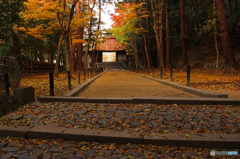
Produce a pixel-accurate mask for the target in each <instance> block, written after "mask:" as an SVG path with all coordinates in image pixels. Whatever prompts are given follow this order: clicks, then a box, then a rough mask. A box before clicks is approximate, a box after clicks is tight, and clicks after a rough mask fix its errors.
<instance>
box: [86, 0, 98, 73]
mask: <svg viewBox="0 0 240 159" xmlns="http://www.w3.org/2000/svg"><path fill="white" fill-rule="evenodd" d="M95 2H96V1H95V0H94V3H93V6H92V8H91V7H90V4H89V2H88V8H89V9H90V14H92V13H93V8H94V6H95ZM92 21H93V15H91V18H90V26H89V30H88V42H87V47H86V52H85V55H84V69H85V70H86V69H87V63H88V58H87V56H88V52H89V46H90V43H91V37H92Z"/></svg>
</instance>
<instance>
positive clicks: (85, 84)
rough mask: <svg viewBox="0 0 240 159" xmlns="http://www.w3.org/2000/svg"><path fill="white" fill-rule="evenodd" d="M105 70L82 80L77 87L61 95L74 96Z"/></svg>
mask: <svg viewBox="0 0 240 159" xmlns="http://www.w3.org/2000/svg"><path fill="white" fill-rule="evenodd" d="M105 72H107V70H105V71H103V72H102V73H100V74H99V75H97V76H95V77H93V78H91V79H89V80H88V81H86V82H84V83H83V84H81V85H79V86H78V87H76V88H74V89H72V90H71V91H69V92H68V93H66V94H64V95H63V97H68V96H75V95H77V94H78V93H80V92H81V91H83V90H84V89H86V88H87V86H88V85H90V84H91V83H92V82H93V81H94V80H95V79H97V78H98V77H100V76H101V75H103V74H104V73H105Z"/></svg>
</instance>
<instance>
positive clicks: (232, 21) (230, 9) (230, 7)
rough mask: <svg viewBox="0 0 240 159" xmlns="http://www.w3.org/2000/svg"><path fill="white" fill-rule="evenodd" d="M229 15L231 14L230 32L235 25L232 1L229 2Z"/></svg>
mask: <svg viewBox="0 0 240 159" xmlns="http://www.w3.org/2000/svg"><path fill="white" fill-rule="evenodd" d="M228 14H229V19H230V22H229V27H230V30H231V29H232V24H233V23H234V20H233V15H232V0H228Z"/></svg>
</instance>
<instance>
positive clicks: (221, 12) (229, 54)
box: [216, 0, 238, 70]
mask: <svg viewBox="0 0 240 159" xmlns="http://www.w3.org/2000/svg"><path fill="white" fill-rule="evenodd" d="M216 5H217V10H218V16H219V27H220V32H221V39H222V45H223V51H224V56H225V62H226V66H227V69H229V70H230V69H237V68H238V64H237V62H236V59H235V56H234V53H233V49H232V46H231V43H230V38H229V33H228V28H227V21H226V11H225V8H224V1H223V0H216Z"/></svg>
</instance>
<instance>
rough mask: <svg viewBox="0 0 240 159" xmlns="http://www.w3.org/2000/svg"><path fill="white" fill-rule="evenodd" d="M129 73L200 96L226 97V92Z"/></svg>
mask: <svg viewBox="0 0 240 159" xmlns="http://www.w3.org/2000/svg"><path fill="white" fill-rule="evenodd" d="M125 71H127V70H125ZM127 72H130V71H127ZM130 73H132V74H135V75H138V76H142V77H145V78H148V79H151V80H154V81H157V82H160V83H162V84H165V85H168V86H171V87H173V88H177V89H180V90H182V91H185V92H188V93H192V94H195V95H198V96H201V97H213V98H228V94H220V93H213V92H207V91H204V90H200V89H196V88H191V87H188V86H183V85H180V84H176V83H173V82H169V81H167V80H163V79H158V78H153V77H149V76H145V75H141V74H138V73H134V72H130Z"/></svg>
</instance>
